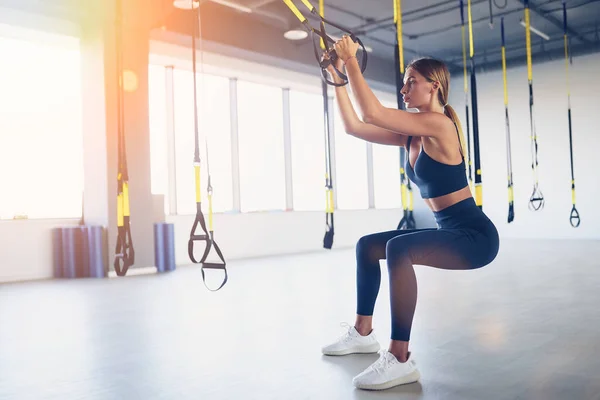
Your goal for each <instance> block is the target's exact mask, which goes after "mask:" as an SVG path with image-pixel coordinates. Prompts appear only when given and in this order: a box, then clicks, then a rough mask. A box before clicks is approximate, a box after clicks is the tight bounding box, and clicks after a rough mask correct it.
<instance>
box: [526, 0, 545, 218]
mask: <svg viewBox="0 0 600 400" xmlns="http://www.w3.org/2000/svg"><path fill="white" fill-rule="evenodd" d="M523 4H524V9H525V10H524V12H525V44H526V46H527V80H528V82H529V123H530V130H531V170H532V172H533V192H532V193H531V197H530V198H529V209H530V210H532V211H538V210H541V209H542V208H544V195H543V194H542V191H541V190H540V186H539V179H538V144H537V132H536V129H535V116H534V108H533V72H532V68H531V20H530V13H529V1H528V0H525V1H524V2H523Z"/></svg>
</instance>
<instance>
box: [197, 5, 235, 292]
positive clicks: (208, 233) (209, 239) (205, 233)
mask: <svg viewBox="0 0 600 400" xmlns="http://www.w3.org/2000/svg"><path fill="white" fill-rule="evenodd" d="M191 15H192V16H193V18H194V20H193V25H192V26H193V27H194V32H193V34H192V71H193V76H194V77H193V79H194V176H195V184H196V187H195V189H196V218H195V219H194V224H193V225H192V229H191V231H190V239H189V240H188V255H189V257H190V260H191V261H192V262H193V263H195V264H198V263H199V264H201V271H202V281H203V282H204V286H206V288H207V289H208V290H210V291H213V292H215V291H217V290H219V289H221V288H222V287H223V286H224V285H225V283H227V279H228V275H227V268H226V263H225V258H224V257H223V253H222V252H221V249H220V248H219V246H218V245H217V242H215V238H214V231H213V212H212V191H213V190H212V186H211V181H210V170H207V172H208V188H207V189H208V190H207V192H208V193H207V197H208V229H206V221H205V219H204V214H203V213H202V186H201V181H200V178H201V169H200V166H201V160H200V143H199V124H198V94H197V84H196V35H199V34H200V32H201V25H200V24H201V19H200V7H199V6H198V7H197V10H196V11H195V12H194V11H193V10H192V13H191ZM200 56H201V57H202V56H203V52H202V51H201V52H200ZM200 62H201V64H202V65H203V61H202V60H200ZM205 143H206V165H207V167H208V143H207V140H206V136H205ZM198 225H200V228H201V229H202V233H200V234H198V233H196V229H197V228H198ZM197 242H202V243H204V251H203V253H202V256H201V257H200V259H197V258H196V256H195V254H194V244H195V243H197ZM213 248H214V249H215V252H216V253H217V256H218V258H219V260H220V261H218V262H206V259H207V258H208V255H209V253H210V251H211V249H213ZM205 268H206V269H216V270H223V273H224V278H223V281H222V283H221V285H220V286H219V287H218V288H216V289H211V288H209V287H208V286H207V285H206V274H205V271H204V269H205Z"/></svg>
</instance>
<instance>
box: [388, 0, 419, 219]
mask: <svg viewBox="0 0 600 400" xmlns="http://www.w3.org/2000/svg"><path fill="white" fill-rule="evenodd" d="M393 1H394V24H395V25H396V46H395V50H394V52H395V57H394V62H395V65H396V68H395V69H396V100H397V102H398V108H399V109H400V110H404V109H405V107H404V101H403V100H402V94H401V93H400V90H401V89H402V86H404V46H403V40H402V2H401V1H402V0H393ZM406 162H407V161H406V149H405V148H404V147H400V198H401V200H402V212H403V214H402V219H401V220H400V222H399V223H398V227H397V229H416V222H415V218H414V216H413V192H412V187H411V186H410V179H408V177H407V175H406V171H405V170H404V166H405V165H406Z"/></svg>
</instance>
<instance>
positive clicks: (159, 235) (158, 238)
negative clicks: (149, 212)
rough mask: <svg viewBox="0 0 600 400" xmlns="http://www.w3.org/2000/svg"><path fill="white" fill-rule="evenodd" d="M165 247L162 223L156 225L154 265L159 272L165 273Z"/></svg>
mask: <svg viewBox="0 0 600 400" xmlns="http://www.w3.org/2000/svg"><path fill="white" fill-rule="evenodd" d="M164 250H165V247H164V231H163V224H162V223H155V224H154V264H156V270H157V271H158V272H165V251H164Z"/></svg>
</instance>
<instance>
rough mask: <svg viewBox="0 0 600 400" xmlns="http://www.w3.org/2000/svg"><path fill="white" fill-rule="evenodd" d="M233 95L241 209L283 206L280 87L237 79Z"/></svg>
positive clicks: (267, 208)
mask: <svg viewBox="0 0 600 400" xmlns="http://www.w3.org/2000/svg"><path fill="white" fill-rule="evenodd" d="M237 99H238V104H237V108H238V132H239V154H240V201H241V211H242V212H252V211H266V210H284V209H285V160H284V146H283V93H282V90H281V89H280V88H278V87H273V86H266V85H261V84H257V83H251V82H246V81H238V88H237Z"/></svg>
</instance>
